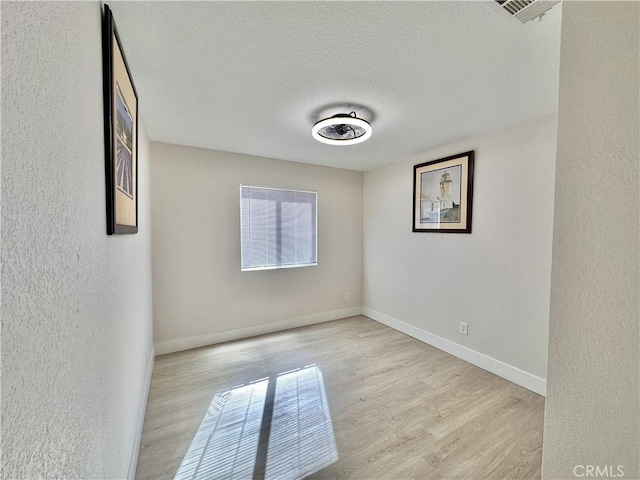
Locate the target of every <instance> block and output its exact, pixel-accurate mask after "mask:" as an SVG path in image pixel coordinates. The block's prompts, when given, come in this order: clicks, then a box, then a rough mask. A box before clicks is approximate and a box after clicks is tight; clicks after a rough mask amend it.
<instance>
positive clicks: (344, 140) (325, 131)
mask: <svg viewBox="0 0 640 480" xmlns="http://www.w3.org/2000/svg"><path fill="white" fill-rule="evenodd" d="M311 135H313V138H315V139H316V140H318V141H319V142H322V143H326V144H328V145H355V144H356V143H361V142H364V141H365V140H367V139H368V138H369V137H370V136H371V125H369V122H366V121H365V120H362V119H361V118H358V117H356V112H351V113H339V114H337V115H334V116H333V117H329V118H325V119H324V120H320V121H319V122H318V123H316V124H315V125H314V126H313V128H312V129H311Z"/></svg>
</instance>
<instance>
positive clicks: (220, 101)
mask: <svg viewBox="0 0 640 480" xmlns="http://www.w3.org/2000/svg"><path fill="white" fill-rule="evenodd" d="M110 6H111V7H112V9H113V11H114V16H115V19H116V23H117V26H118V29H119V31H120V35H121V37H122V41H123V44H124V48H125V52H126V55H127V58H128V61H129V64H130V68H131V70H132V73H133V76H134V80H135V83H136V87H137V89H138V95H139V97H140V109H141V114H142V116H143V119H144V122H145V125H146V127H147V130H148V132H149V135H150V137H151V138H152V139H153V140H157V141H162V142H169V143H176V144H183V145H191V146H197V147H203V148H210V149H215V150H222V151H230V152H238V153H245V154H250V155H259V156H264V157H272V158H279V159H283V160H291V161H297V162H305V163H315V164H320V165H328V166H333V167H341V168H350V169H355V170H369V169H371V168H375V167H377V166H380V165H384V164H388V163H391V162H393V161H396V160H400V159H402V158H405V157H406V156H408V155H413V154H416V153H420V152H422V151H425V150H428V149H431V148H435V147H438V146H442V145H446V144H448V143H451V142H454V141H457V140H461V139H464V138H468V137H471V136H474V135H478V134H481V133H485V132H490V131H494V130H498V129H501V128H505V127H508V126H510V125H514V124H518V123H523V122H526V121H528V120H531V119H535V118H539V117H542V116H544V115H548V114H552V113H554V112H555V111H556V100H557V90H558V64H559V41H560V14H561V11H560V10H561V8H560V7H559V6H557V7H555V8H553V9H552V10H551V11H550V12H549V13H547V15H545V17H544V18H543V20H542V21H541V22H538V21H537V20H534V21H532V22H529V23H527V24H525V25H522V24H521V23H520V22H519V21H517V20H516V19H514V18H508V17H507V16H506V15H505V14H503V12H501V11H500V10H499V9H498V8H494V4H493V3H492V2H478V1H476V2H426V1H425V2H319V1H313V2H277V1H267V2H240V1H238V2H113V3H111V4H110ZM341 107H344V108H346V109H347V110H355V111H356V112H357V113H358V114H359V116H362V117H363V118H365V119H369V120H370V121H371V124H372V126H373V136H372V138H371V139H370V140H369V141H367V142H365V143H362V144H359V145H353V146H342V147H336V146H331V145H324V144H321V143H318V142H316V141H315V140H313V138H312V137H311V126H312V125H313V124H314V123H315V122H316V121H317V120H319V119H320V118H321V117H322V116H323V113H326V114H333V113H338V111H339V110H342V109H343V108H341ZM345 111H346V110H345ZM346 113H348V112H346Z"/></svg>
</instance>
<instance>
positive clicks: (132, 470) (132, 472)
mask: <svg viewBox="0 0 640 480" xmlns="http://www.w3.org/2000/svg"><path fill="white" fill-rule="evenodd" d="M155 358H156V353H155V348H154V346H153V345H152V346H151V352H150V354H149V358H147V370H146V372H145V378H144V392H143V394H142V402H141V404H140V408H139V409H138V412H140V413H139V417H138V428H137V429H136V438H135V441H134V444H133V452H132V453H131V460H130V461H129V471H128V472H127V478H128V479H131V480H133V479H134V478H135V477H136V469H137V468H138V455H139V454H140V442H141V441H142V428H143V427H144V416H145V413H146V412H147V400H149V389H150V388H151V375H152V374H153V364H154V362H155Z"/></svg>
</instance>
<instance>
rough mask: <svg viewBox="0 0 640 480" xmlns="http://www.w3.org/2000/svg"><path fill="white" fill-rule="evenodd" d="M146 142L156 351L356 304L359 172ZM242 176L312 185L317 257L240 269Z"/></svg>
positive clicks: (334, 314) (264, 182)
mask: <svg viewBox="0 0 640 480" xmlns="http://www.w3.org/2000/svg"><path fill="white" fill-rule="evenodd" d="M151 145H152V146H151V151H152V155H151V156H152V159H153V160H152V168H151V177H152V186H153V187H152V204H153V208H152V215H153V291H154V296H153V297H154V312H155V317H154V322H155V323H154V325H155V341H156V343H157V352H158V353H164V352H167V351H173V350H177V349H181V348H188V347H193V346H197V345H203V344H207V343H213V342H216V341H221V340H227V339H230V338H238V337H241V336H244V335H247V334H255V333H262V332H266V331H269V330H273V329H277V328H284V327H290V326H294V325H298V324H304V323H309V322H314V321H319V320H327V319H333V318H340V317H342V316H345V315H350V314H354V313H359V307H360V306H361V305H362V173H361V172H355V171H350V170H341V169H336V168H326V167H319V166H312V165H306V164H300V163H292V162H285V161H279V160H271V159H266V158H259V157H251V156H246V155H239V154H232V153H223V152H215V151H211V150H204V149H197V148H190V147H183V146H177V145H169V144H164V143H156V142H152V144H151ZM240 184H246V185H257V186H272V187H282V188H292V189H301V190H315V191H317V192H318V265H317V266H315V267H305V268H292V269H282V270H265V271H254V272H241V271H240V200H239V187H240ZM346 291H349V292H350V294H351V299H350V300H349V301H345V300H344V292H346ZM354 307H358V308H355V309H354ZM345 309H349V310H345ZM273 322H281V323H279V324H276V325H273ZM282 322H284V323H282ZM268 324H272V325H268ZM238 329H245V330H241V331H236V332H232V333H228V332H227V333H225V334H221V332H225V331H229V330H238ZM246 329H249V330H246Z"/></svg>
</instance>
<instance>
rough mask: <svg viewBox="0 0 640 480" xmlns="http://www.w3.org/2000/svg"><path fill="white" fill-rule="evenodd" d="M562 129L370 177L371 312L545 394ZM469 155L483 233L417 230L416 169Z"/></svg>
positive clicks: (476, 229) (538, 127)
mask: <svg viewBox="0 0 640 480" xmlns="http://www.w3.org/2000/svg"><path fill="white" fill-rule="evenodd" d="M555 129H556V123H555V117H547V118H544V119H540V120H537V121H534V122H531V123H527V124H525V125H521V126H518V127H515V128H511V129H509V130H504V131H501V132H498V133H494V134H491V135H487V136H483V137H478V138H474V139H470V140H466V141H463V142H460V143H456V144H454V145H449V146H447V147H444V148H440V149H437V150H433V151H430V152H427V153H424V154H421V155H419V156H417V157H415V158H413V159H411V160H407V161H402V162H400V163H395V164H392V165H390V166H387V167H383V168H379V169H376V170H373V171H369V172H366V173H365V177H364V239H365V240H364V305H365V307H366V308H365V310H364V312H365V314H368V315H370V316H372V317H373V318H376V319H379V320H381V321H383V322H385V323H387V324H390V325H392V326H395V327H396V328H400V329H402V330H404V331H405V332H406V333H409V334H411V335H414V336H418V337H419V338H422V339H423V340H426V341H428V342H430V343H434V342H436V343H434V344H436V346H438V347H440V348H444V349H445V350H448V351H450V352H451V353H454V354H456V355H459V356H462V357H463V358H465V359H466V360H469V361H471V362H473V363H476V364H480V365H481V366H483V367H485V368H489V369H493V370H492V371H495V372H496V373H499V374H501V375H503V376H507V378H510V379H511V380H513V381H516V382H519V383H521V384H524V385H525V386H527V387H528V388H531V389H534V390H536V391H539V392H543V391H544V381H543V380H542V379H544V377H545V370H546V357H547V327H548V320H549V317H548V312H549V277H550V270H551V237H552V217H553V182H554V161H555ZM468 150H474V151H475V179H474V198H473V233H472V234H470V235H468V234H443V233H413V232H412V231H411V228H412V225H411V215H412V203H411V202H412V188H413V183H412V182H413V165H415V164H418V163H423V162H426V161H430V160H436V159H438V158H442V157H445V156H448V155H453V154H456V153H461V152H465V151H468ZM460 321H464V322H468V324H469V335H468V336H464V335H461V334H459V333H458V325H459V322H460ZM429 334H432V335H429ZM434 335H435V337H434ZM443 339H444V340H443ZM452 342H453V344H452ZM459 346H462V347H466V348H459ZM467 349H471V351H469V350H467ZM474 352H478V353H479V354H481V355H476V354H475V353H474ZM486 356H488V357H491V358H486ZM492 359H494V360H498V361H499V362H503V363H504V364H507V365H506V366H505V365H503V364H500V363H499V362H498V363H496V362H494V361H493V360H492ZM510 367H516V369H520V370H523V371H524V372H526V373H523V372H519V371H518V370H514V369H512V368H510ZM523 382H524V383H523Z"/></svg>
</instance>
